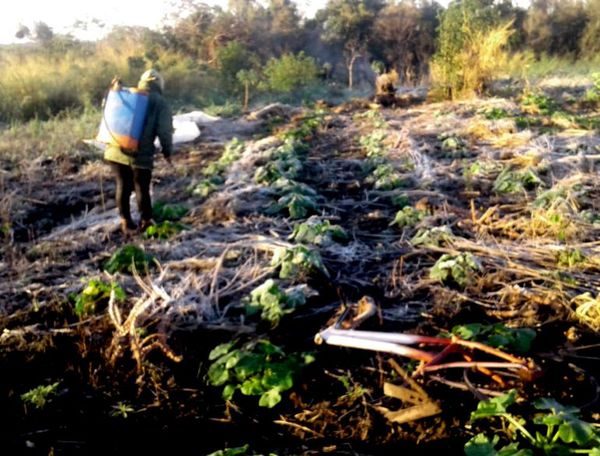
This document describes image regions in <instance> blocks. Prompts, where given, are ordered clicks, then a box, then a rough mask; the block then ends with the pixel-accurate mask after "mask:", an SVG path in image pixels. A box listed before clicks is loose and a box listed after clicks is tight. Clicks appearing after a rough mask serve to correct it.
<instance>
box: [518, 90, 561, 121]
mask: <svg viewBox="0 0 600 456" xmlns="http://www.w3.org/2000/svg"><path fill="white" fill-rule="evenodd" d="M521 105H522V106H523V107H525V108H528V109H529V110H533V111H534V112H535V113H539V114H542V115H545V116H550V115H552V113H554V112H555V111H556V109H557V106H556V103H555V102H554V100H552V98H550V97H549V96H547V95H545V94H544V93H541V92H525V93H524V94H523V96H522V97H521Z"/></svg>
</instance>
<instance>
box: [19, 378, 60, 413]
mask: <svg viewBox="0 0 600 456" xmlns="http://www.w3.org/2000/svg"><path fill="white" fill-rule="evenodd" d="M59 384H60V382H56V383H52V384H50V385H40V386H36V387H35V388H33V389H31V390H29V391H27V392H26V393H23V394H21V400H22V401H23V402H25V403H26V404H30V405H33V406H34V407H35V408H37V409H43V408H44V407H45V406H46V404H47V403H48V402H49V401H50V400H51V399H52V397H54V396H56V391H57V390H58V385H59Z"/></svg>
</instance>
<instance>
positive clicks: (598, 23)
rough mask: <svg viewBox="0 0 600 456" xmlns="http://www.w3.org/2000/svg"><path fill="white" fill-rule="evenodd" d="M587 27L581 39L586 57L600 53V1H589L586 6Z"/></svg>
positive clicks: (581, 46)
mask: <svg viewBox="0 0 600 456" xmlns="http://www.w3.org/2000/svg"><path fill="white" fill-rule="evenodd" d="M586 16H587V19H588V22H587V25H586V26H585V29H584V31H583V34H582V37H581V44H580V49H581V52H582V53H583V54H584V55H587V56H591V55H594V54H597V53H599V52H600V0H588V1H587V4H586Z"/></svg>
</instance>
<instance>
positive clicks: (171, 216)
mask: <svg viewBox="0 0 600 456" xmlns="http://www.w3.org/2000/svg"><path fill="white" fill-rule="evenodd" d="M187 212H188V209H187V207H185V206H182V205H181V204H166V203H163V202H160V201H159V202H157V203H155V204H154V207H153V208H152V217H153V218H154V220H156V221H157V222H163V221H166V220H168V221H171V222H175V221H177V220H180V219H181V218H182V217H184V216H185V215H186V214H187Z"/></svg>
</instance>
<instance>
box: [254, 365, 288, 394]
mask: <svg viewBox="0 0 600 456" xmlns="http://www.w3.org/2000/svg"><path fill="white" fill-rule="evenodd" d="M261 383H262V385H263V386H264V388H265V389H271V388H277V389H278V390H279V391H285V390H288V389H290V388H291V387H292V386H293V384H294V380H293V378H292V370H291V368H290V366H287V365H285V364H278V365H273V366H272V367H270V368H267V369H265V373H264V375H263V377H262V380H261Z"/></svg>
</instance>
